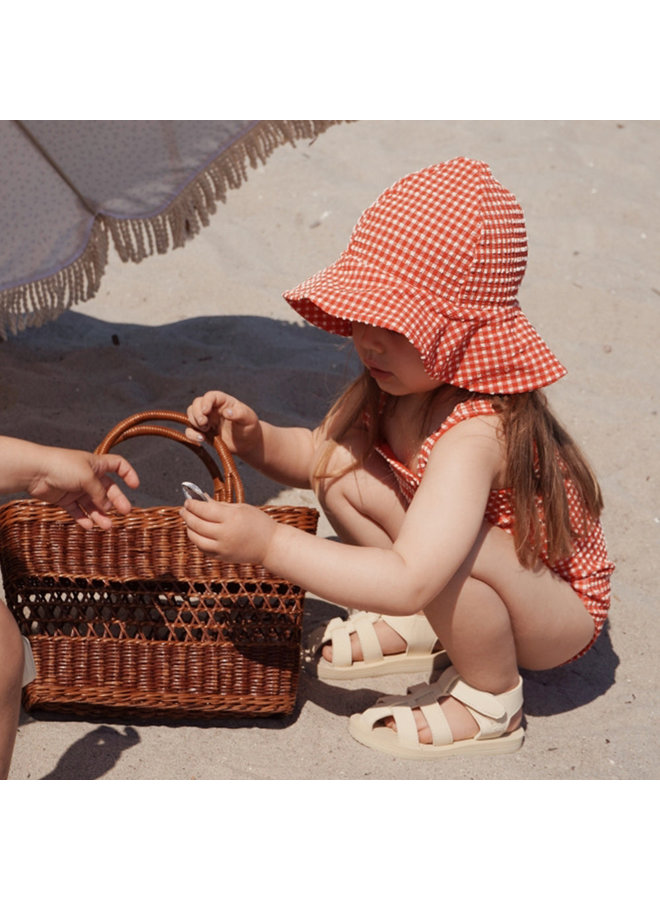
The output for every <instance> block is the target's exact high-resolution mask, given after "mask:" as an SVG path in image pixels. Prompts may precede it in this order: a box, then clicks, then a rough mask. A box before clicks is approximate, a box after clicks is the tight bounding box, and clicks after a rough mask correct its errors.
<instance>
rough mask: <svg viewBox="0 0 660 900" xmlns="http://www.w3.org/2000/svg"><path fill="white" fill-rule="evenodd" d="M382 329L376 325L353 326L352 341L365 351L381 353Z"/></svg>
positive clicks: (359, 323) (355, 324) (357, 324)
mask: <svg viewBox="0 0 660 900" xmlns="http://www.w3.org/2000/svg"><path fill="white" fill-rule="evenodd" d="M382 332H383V329H382V328H378V327H377V326H376V325H364V324H363V323H362V322H355V323H354V324H353V340H354V341H355V342H356V343H357V344H359V345H360V347H362V348H364V349H365V350H375V351H381V350H382V348H383V341H382Z"/></svg>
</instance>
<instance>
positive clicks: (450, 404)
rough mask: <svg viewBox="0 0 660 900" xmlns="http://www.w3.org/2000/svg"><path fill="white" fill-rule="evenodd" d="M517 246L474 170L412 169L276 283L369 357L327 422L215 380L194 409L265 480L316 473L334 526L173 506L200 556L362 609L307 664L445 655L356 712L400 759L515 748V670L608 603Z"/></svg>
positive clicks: (507, 200) (591, 488)
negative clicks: (256, 567)
mask: <svg viewBox="0 0 660 900" xmlns="http://www.w3.org/2000/svg"><path fill="white" fill-rule="evenodd" d="M526 259H527V238H526V232H525V224H524V217H523V212H522V210H521V208H520V206H519V205H518V202H517V201H516V199H515V197H514V196H513V195H512V194H511V193H509V191H507V190H506V189H505V188H504V187H502V185H501V184H499V182H497V181H496V180H495V178H494V177H493V175H492V174H491V172H490V169H489V168H488V166H487V165H485V164H484V163H482V162H477V161H474V160H469V159H462V158H459V159H454V160H451V161H449V162H445V163H441V164H439V165H434V166H430V167H429V168H426V169H424V170H422V171H420V172H417V173H414V174H412V175H409V176H407V177H405V178H403V179H401V180H400V181H398V182H397V183H396V184H394V185H393V186H392V187H391V188H389V189H388V190H386V191H385V192H384V193H383V194H382V195H381V196H380V197H379V198H378V199H377V200H376V202H375V203H374V204H373V205H372V206H371V207H369V208H368V209H367V210H366V211H365V212H364V213H363V215H362V216H361V217H360V219H359V221H358V223H357V225H356V226H355V228H354V230H353V234H352V236H351V240H350V243H349V246H348V248H347V250H346V251H345V252H344V253H343V254H342V255H341V256H340V257H339V259H338V260H337V262H335V263H334V264H333V265H331V266H329V267H328V268H327V269H324V270H323V271H322V272H319V273H318V274H317V275H314V276H313V277H311V278H309V279H308V280H307V281H305V282H303V283H302V284H301V285H299V286H298V287H296V288H294V289H293V290H291V291H287V292H286V293H285V294H284V297H285V298H286V300H288V302H289V303H290V304H291V306H292V307H293V308H294V309H295V310H296V311H298V312H299V313H300V314H301V315H302V316H303V317H304V318H305V319H306V320H307V321H309V322H311V323H312V324H313V325H317V326H319V327H321V328H324V329H325V330H326V331H330V332H333V333H335V334H341V335H347V336H350V337H351V339H352V341H353V344H354V346H355V349H356V351H357V353H358V356H359V357H360V360H361V361H362V363H363V364H364V373H363V374H362V375H361V376H360V377H359V378H358V379H357V380H356V381H355V382H354V383H353V384H352V385H351V386H350V387H349V388H348V390H347V391H346V392H345V393H344V395H343V396H342V397H341V398H340V399H339V400H338V402H337V403H336V404H335V405H334V406H333V407H332V409H331V410H330V411H329V413H328V414H327V416H326V417H325V419H324V420H323V422H321V424H320V425H319V426H318V428H316V429H314V430H313V431H312V430H308V429H305V428H282V427H276V426H273V425H270V424H268V423H267V422H263V421H261V420H260V419H259V418H258V416H257V414H256V413H255V412H254V411H253V410H252V409H250V408H249V407H247V406H246V405H245V404H243V403H241V402H240V401H239V400H237V399H235V398H234V397H230V396H228V395H227V394H225V393H222V392H221V391H210V392H209V393H206V394H205V395H204V396H202V397H198V398H197V399H196V400H195V401H194V402H193V403H192V405H191V406H190V408H189V410H188V416H189V419H190V421H191V423H192V424H193V425H194V426H195V429H196V430H194V429H189V431H188V434H189V436H191V437H195V438H196V439H197V440H202V439H203V436H204V435H208V436H211V435H212V434H214V433H216V432H219V433H220V435H221V437H222V438H223V439H224V441H225V442H226V443H227V444H228V446H229V448H230V449H231V450H232V451H233V452H234V453H236V454H237V455H238V456H239V457H240V458H241V459H243V460H245V462H247V463H248V464H250V465H252V466H254V467H255V468H256V469H258V470H260V471H261V472H263V473H265V474H266V475H268V476H269V477H271V478H273V479H274V480H276V481H278V482H280V483H283V484H286V485H290V486H295V487H301V488H307V487H312V488H313V489H314V491H315V492H316V494H317V496H318V498H319V501H320V503H321V504H322V506H323V509H324V510H325V512H326V514H327V516H328V519H329V521H330V522H331V523H332V525H333V527H334V528H335V530H336V532H337V535H338V536H339V537H340V538H341V540H342V542H341V543H339V542H336V541H327V540H324V539H322V538H319V537H317V536H315V535H310V534H306V533H304V532H302V531H300V530H298V529H296V528H293V527H292V526H288V525H283V524H278V523H275V522H274V521H273V520H272V519H271V518H269V517H268V516H267V515H266V514H265V513H264V512H262V511H261V510H259V509H257V508H255V507H251V506H247V505H232V504H225V503H218V502H211V503H203V502H200V501H190V500H188V501H186V503H185V507H184V509H183V510H182V512H181V514H182V516H183V518H184V520H185V523H186V526H187V529H188V534H189V537H190V539H191V540H192V541H193V543H195V544H196V545H197V546H198V547H199V548H200V549H201V550H203V551H205V552H207V553H210V554H213V555H215V556H218V557H220V558H222V559H227V560H235V561H244V562H250V563H259V564H263V565H264V566H265V567H266V568H267V569H268V570H270V571H271V572H273V573H274V574H276V575H279V576H281V577H283V578H286V579H290V580H291V581H293V582H295V583H298V584H300V585H302V586H303V587H304V588H306V589H307V590H310V591H313V592H314V593H316V594H317V595H318V596H321V597H324V598H326V599H327V600H328V601H330V602H333V603H336V604H340V605H342V606H346V607H353V608H356V609H359V610H362V611H363V612H359V613H355V614H354V615H352V616H349V618H348V620H347V621H345V622H344V621H342V620H340V619H334V620H333V621H331V622H330V623H329V625H328V626H327V629H326V630H325V633H324V634H323V635H322V637H321V644H322V646H321V658H320V660H319V664H318V674H319V676H320V677H322V678H325V679H330V680H332V679H345V678H351V677H355V678H360V677H365V676H367V675H378V674H382V673H385V672H396V671H402V672H408V671H410V672H414V671H424V672H426V674H427V675H430V674H432V672H433V670H434V669H435V670H438V669H442V668H444V671H442V674H440V676H439V677H438V678H436V680H433V681H432V682H431V683H430V684H421V685H415V686H414V687H412V688H410V689H409V691H408V694H407V695H406V696H386V697H382V698H381V699H380V700H379V701H378V702H377V703H376V705H375V706H374V707H373V708H371V709H368V710H367V711H366V712H364V713H361V714H359V715H354V716H352V717H351V719H350V725H349V730H350V733H351V735H352V736H353V737H354V738H356V739H357V740H358V741H360V742H361V743H363V744H366V745H367V746H369V747H373V748H375V749H378V750H381V751H384V752H386V753H389V754H392V755H394V756H402V757H407V758H435V757H442V756H448V755H453V754H459V753H508V752H512V751H515V750H517V749H518V748H519V747H520V746H521V744H522V742H523V736H524V732H523V727H522V706H523V692H522V679H521V678H520V675H519V671H518V667H519V666H520V667H522V668H527V669H549V668H552V667H554V666H559V665H561V664H562V663H565V662H567V661H569V660H572V659H575V658H576V657H578V656H581V655H582V654H584V653H585V652H586V651H587V650H588V649H589V648H590V647H591V646H592V644H593V643H594V641H595V640H596V638H597V637H598V635H599V634H600V632H601V630H602V628H603V624H604V622H605V619H606V617H607V611H608V606H609V593H610V576H611V573H612V571H613V565H612V564H611V562H610V561H609V560H608V558H607V553H606V549H605V543H604V539H603V534H602V531H601V527H600V524H599V516H600V512H601V509H602V499H601V493H600V489H599V487H598V483H597V481H596V479H595V477H594V475H593V474H592V472H591V470H590V468H589V466H588V464H587V463H586V461H585V460H584V458H583V456H582V455H581V453H580V451H579V450H578V448H577V447H576V445H575V444H574V443H573V441H572V440H571V438H570V437H569V436H568V434H567V433H566V432H565V431H564V429H563V428H562V427H561V425H559V423H558V422H557V421H556V419H555V418H554V416H553V415H552V413H551V412H550V410H549V409H548V406H547V403H546V400H545V397H544V395H543V393H542V392H541V390H540V389H541V388H543V387H544V386H545V385H548V384H551V383H552V382H554V381H556V380H557V379H559V378H561V377H562V376H563V375H564V374H565V369H564V367H563V366H562V365H561V364H560V363H559V361H558V360H557V359H556V358H555V356H554V355H553V354H552V352H551V351H550V350H549V348H548V347H547V346H546V344H545V343H544V342H543V341H542V340H541V338H540V337H539V335H538V334H537V333H536V331H535V330H534V329H533V328H532V326H531V324H530V323H529V321H528V320H527V318H526V317H525V316H524V315H523V313H522V311H521V309H520V306H519V304H518V300H517V293H518V288H519V286H520V283H521V280H522V277H523V273H524V270H525V265H526ZM420 613H422V614H423V615H419V614H420Z"/></svg>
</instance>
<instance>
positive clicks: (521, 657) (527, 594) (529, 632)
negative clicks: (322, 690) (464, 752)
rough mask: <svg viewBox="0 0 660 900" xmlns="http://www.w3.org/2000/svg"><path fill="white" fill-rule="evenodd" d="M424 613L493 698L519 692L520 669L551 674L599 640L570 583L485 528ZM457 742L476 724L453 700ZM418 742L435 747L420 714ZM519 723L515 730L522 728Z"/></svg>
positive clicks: (475, 683) (449, 708)
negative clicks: (528, 561) (526, 564)
mask: <svg viewBox="0 0 660 900" xmlns="http://www.w3.org/2000/svg"><path fill="white" fill-rule="evenodd" d="M425 613H426V615H427V618H428V619H429V621H430V622H431V625H432V626H433V628H434V630H435V631H436V633H437V634H438V635H439V637H440V639H441V640H442V643H443V645H444V646H445V648H446V649H447V652H448V653H449V656H450V658H451V660H452V663H453V664H454V666H455V667H456V669H457V670H458V672H459V673H460V675H461V677H462V678H463V679H464V680H465V681H466V682H467V683H468V684H470V685H472V687H474V688H477V690H483V691H488V692H489V693H492V694H499V693H503V692H504V691H508V690H511V689H512V688H513V687H515V685H516V683H517V681H518V666H522V667H524V668H529V669H546V668H553V667H554V666H558V665H560V664H561V663H564V662H566V661H567V660H568V659H570V658H571V657H572V656H574V655H575V654H576V653H578V652H579V651H580V650H581V649H582V648H583V647H585V646H586V645H587V644H588V643H589V641H590V640H591V637H592V635H593V629H594V623H593V619H592V618H591V616H590V615H589V613H588V612H587V610H586V609H585V607H584V605H583V603H582V601H581V600H580V598H579V597H578V596H577V594H576V593H575V592H574V591H573V590H572V588H571V587H570V586H569V585H568V583H567V582H565V581H563V580H562V579H560V578H558V577H557V576H555V575H554V574H553V573H552V572H551V571H550V570H549V569H548V568H547V567H546V566H540V567H539V568H538V570H535V571H530V570H528V569H524V568H523V567H522V566H521V565H520V564H519V562H518V559H517V556H516V553H515V549H514V546H513V539H512V538H511V537H510V535H508V534H506V533H505V532H504V531H502V530H501V529H499V528H496V527H494V526H491V525H488V524H487V523H484V526H483V528H482V530H481V533H480V535H479V538H478V540H477V541H476V543H475V546H474V548H473V550H472V553H471V554H470V556H469V557H468V558H467V559H466V561H465V563H464V565H463V566H462V567H461V569H460V570H459V571H458V572H457V573H456V575H455V576H454V578H453V579H452V581H451V582H450V583H449V584H448V585H447V588H446V589H445V590H444V591H443V592H442V594H440V596H439V597H437V598H436V599H435V600H434V601H432V603H431V604H429V606H428V607H427V608H426V610H425ZM441 703H442V704H443V708H444V712H445V715H446V716H447V719H448V721H449V724H450V726H451V728H452V732H453V735H454V739H455V740H462V739H465V738H469V737H473V736H474V735H475V734H476V733H477V731H478V728H477V725H476V722H475V721H474V719H473V718H472V716H471V715H470V713H469V712H468V711H467V709H465V707H464V706H462V704H461V703H459V702H458V701H457V700H455V699H454V698H452V697H447V698H445V699H444V700H442V701H441ZM415 715H416V716H417V721H418V727H419V729H420V731H419V734H420V740H421V741H422V742H430V732H429V731H428V728H427V726H426V720H425V719H424V716H423V714H421V713H419V711H415ZM521 717H522V714H520V715H518V716H517V717H516V718H514V719H513V720H512V722H511V724H510V730H513V729H514V728H517V727H518V725H519V724H520V719H521Z"/></svg>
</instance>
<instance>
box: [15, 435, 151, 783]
mask: <svg viewBox="0 0 660 900" xmlns="http://www.w3.org/2000/svg"><path fill="white" fill-rule="evenodd" d="M110 473H113V474H116V475H118V476H119V477H120V478H122V479H123V480H124V481H125V482H126V484H127V485H128V486H129V487H131V488H136V487H138V485H139V479H138V476H137V473H136V472H135V470H134V469H133V467H132V466H131V465H130V463H128V462H127V461H126V460H125V459H124V458H123V457H121V456H117V455H116V454H114V453H108V454H104V455H96V454H94V453H86V452H85V451H84V450H64V449H61V448H60V447H44V446H42V445H41V444H33V443H32V442H30V441H21V440H18V439H17V438H10V437H0V494H12V493H18V492H22V491H25V492H26V493H28V494H31V495H32V497H34V498H36V499H37V500H47V501H48V502H49V503H56V504H57V505H58V506H61V507H62V508H63V509H65V510H66V511H67V512H68V513H69V514H70V515H71V516H72V517H73V518H74V519H76V521H77V522H78V524H79V525H80V526H81V527H82V528H85V529H90V528H93V527H94V526H95V525H97V526H99V527H100V528H104V529H107V528H110V526H111V524H112V523H111V520H110V519H109V517H108V516H107V515H106V513H107V512H108V511H109V510H110V509H112V508H114V509H116V510H117V511H118V512H120V513H127V512H129V511H130V509H131V504H130V501H129V500H128V499H127V498H126V497H125V495H124V494H123V493H122V492H121V490H120V488H119V486H118V485H117V484H115V482H114V481H113V480H112V479H111V478H110V477H109V475H110ZM26 643H27V641H25V642H24V641H23V640H21V635H20V632H19V630H18V626H17V624H16V621H15V619H14V617H13V616H12V614H11V613H10V612H9V610H8V609H7V606H6V605H5V604H4V603H2V602H0V778H3V779H4V778H7V776H8V774H9V767H10V764H11V757H12V752H13V749H14V742H15V740H16V730H17V728H18V716H19V712H20V708H21V686H22V685H24V684H28V683H29V682H30V681H31V680H32V679H33V677H34V673H33V672H30V661H31V659H27V658H26V656H25V651H26V649H28V650H29V645H28V647H27V648H26V646H25V645H26Z"/></svg>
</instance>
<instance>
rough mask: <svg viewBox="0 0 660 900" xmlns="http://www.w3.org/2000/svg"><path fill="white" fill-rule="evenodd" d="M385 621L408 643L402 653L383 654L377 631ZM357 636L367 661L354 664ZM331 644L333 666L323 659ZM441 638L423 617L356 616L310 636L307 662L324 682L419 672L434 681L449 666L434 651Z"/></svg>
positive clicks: (441, 653) (443, 653) (440, 653)
mask: <svg viewBox="0 0 660 900" xmlns="http://www.w3.org/2000/svg"><path fill="white" fill-rule="evenodd" d="M380 619H382V620H383V621H384V622H386V623H387V624H388V625H389V626H390V628H393V629H394V631H396V632H397V634H399V635H401V637H402V638H403V639H404V640H405V642H406V649H405V650H404V651H403V652H402V653H391V654H388V655H387V656H386V655H385V654H384V653H383V651H382V648H381V646H380V642H379V640H378V635H377V634H376V631H375V629H374V623H375V622H377V621H379V620H380ZM355 633H356V634H357V636H358V638H359V639H360V644H361V646H362V655H363V656H364V660H353V656H352V653H351V635H352V634H355ZM328 641H330V642H331V643H332V662H328V660H327V659H324V658H323V657H322V656H321V655H320V649H321V647H322V646H323V644H325V643H327V642H328ZM437 642H438V637H437V635H436V633H435V632H434V630H433V629H432V628H431V626H430V624H429V622H428V619H427V618H426V616H424V615H414V616H381V615H378V613H367V612H356V613H353V615H351V616H349V617H348V619H341V618H336V619H331V620H330V622H328V624H327V625H326V627H325V629H323V628H322V627H321V628H320V629H317V630H316V631H315V632H314V633H313V634H312V636H311V646H310V648H309V653H308V657H307V662H308V664H310V665H311V666H316V676H317V678H320V679H321V680H322V681H348V680H349V679H353V678H372V677H374V676H376V675H393V674H396V673H397V672H416V673H420V674H423V675H425V676H426V677H427V678H431V676H432V675H434V674H436V673H439V672H441V671H442V669H444V668H446V667H447V666H448V665H449V657H448V656H447V652H446V651H445V650H434V649H433V648H434V647H435V645H436V644H437Z"/></svg>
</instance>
